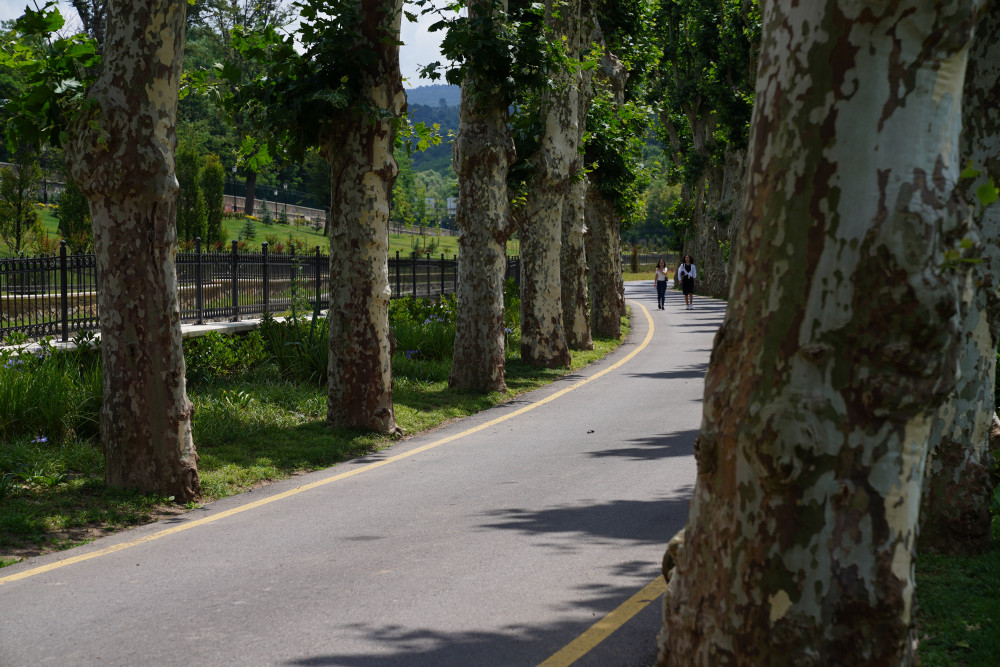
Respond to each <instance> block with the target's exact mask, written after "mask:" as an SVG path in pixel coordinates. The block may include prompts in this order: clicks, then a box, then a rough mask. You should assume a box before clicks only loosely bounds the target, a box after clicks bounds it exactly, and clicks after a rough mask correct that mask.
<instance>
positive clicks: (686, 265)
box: [677, 255, 698, 310]
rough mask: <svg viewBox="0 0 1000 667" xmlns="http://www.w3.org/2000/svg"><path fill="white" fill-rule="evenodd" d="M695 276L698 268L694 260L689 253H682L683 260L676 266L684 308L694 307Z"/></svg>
mask: <svg viewBox="0 0 1000 667" xmlns="http://www.w3.org/2000/svg"><path fill="white" fill-rule="evenodd" d="M697 277H698V268H697V267H696V266H695V265H694V260H692V259H691V255H684V262H683V263H682V264H681V265H680V266H679V267H677V278H678V279H680V281H681V289H682V290H683V292H684V304H685V306H684V307H685V309H686V310H691V309H692V308H694V281H695V278H697Z"/></svg>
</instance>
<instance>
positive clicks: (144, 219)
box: [67, 0, 201, 502]
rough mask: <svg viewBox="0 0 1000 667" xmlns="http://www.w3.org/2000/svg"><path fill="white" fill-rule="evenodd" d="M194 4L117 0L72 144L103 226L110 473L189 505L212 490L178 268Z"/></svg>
mask: <svg viewBox="0 0 1000 667" xmlns="http://www.w3.org/2000/svg"><path fill="white" fill-rule="evenodd" d="M185 8H186V3H185V2H184V0H153V1H143V2H139V1H137V0H112V2H111V3H110V5H109V11H108V16H109V19H110V20H109V22H108V27H109V31H108V35H107V41H106V43H105V57H104V60H103V63H104V65H103V67H102V70H101V74H100V76H99V78H98V80H97V83H95V84H94V86H93V88H92V89H91V91H90V93H89V98H90V99H91V100H93V101H94V102H96V103H97V105H98V109H99V110H95V111H93V112H92V113H91V114H90V115H85V116H84V117H83V118H82V119H81V120H80V121H79V122H78V124H77V126H76V128H75V129H76V132H75V133H74V136H73V138H72V140H71V141H70V143H69V145H68V152H67V153H68V158H69V162H70V168H71V171H72V177H73V179H74V180H75V181H76V182H77V184H78V185H79V187H80V190H81V191H83V192H84V194H85V195H86V196H87V198H88V200H89V202H90V213H91V219H92V221H93V228H94V249H95V254H96V257H97V279H98V284H99V289H98V310H99V311H100V317H101V358H102V361H103V364H104V401H103V404H102V407H101V444H102V447H103V449H104V457H105V461H106V472H105V480H106V482H107V484H108V485H109V486H112V487H117V488H134V489H138V490H140V491H143V492H147V493H160V494H163V495H169V496H173V497H174V499H175V500H176V501H177V502H187V501H190V500H192V499H194V498H196V497H198V495H199V494H200V492H201V489H200V483H199V478H198V467H197V461H198V455H197V454H196V453H195V448H194V442H193V441H192V438H191V414H192V406H191V403H190V401H188V398H187V393H186V390H185V378H184V353H183V350H182V348H181V328H180V311H179V306H178V301H177V275H176V271H175V267H174V257H175V255H176V252H177V233H176V228H175V216H176V213H177V178H176V176H175V173H174V149H175V147H176V144H177V138H176V135H175V134H174V124H175V120H176V112H177V88H178V83H179V80H180V74H181V56H182V54H183V51H184V12H185ZM92 121H96V122H93V123H92Z"/></svg>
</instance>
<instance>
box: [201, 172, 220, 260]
mask: <svg viewBox="0 0 1000 667" xmlns="http://www.w3.org/2000/svg"><path fill="white" fill-rule="evenodd" d="M200 179H201V193H202V196H203V197H204V199H205V214H206V227H205V239H204V240H205V241H206V242H207V243H215V242H216V241H221V240H223V239H222V214H223V212H224V210H225V192H226V170H225V168H224V167H223V166H222V162H221V161H220V160H219V156H218V155H207V156H206V157H205V164H204V166H203V167H202V168H201V174H200Z"/></svg>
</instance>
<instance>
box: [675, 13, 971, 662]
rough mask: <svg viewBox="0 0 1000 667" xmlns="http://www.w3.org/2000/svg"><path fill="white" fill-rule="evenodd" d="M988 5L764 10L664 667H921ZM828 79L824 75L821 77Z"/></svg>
mask: <svg viewBox="0 0 1000 667" xmlns="http://www.w3.org/2000/svg"><path fill="white" fill-rule="evenodd" d="M975 9H976V8H975V4H974V3H971V2H970V3H954V4H949V5H941V4H937V5H928V4H927V3H923V2H918V1H917V0H909V1H900V2H896V3H888V4H886V3H883V4H879V5H872V4H864V3H842V2H834V1H832V0H831V1H828V2H816V3H799V4H798V5H791V4H789V3H785V2H778V1H777V0H771V1H770V2H766V3H764V6H763V31H764V33H763V39H762V43H761V47H762V51H761V58H760V63H761V64H760V72H759V76H758V85H757V91H756V95H757V96H756V105H755V108H754V114H753V121H752V123H751V142H750V145H751V149H750V162H749V163H750V172H749V177H748V179H747V182H746V185H747V188H748V190H747V196H746V197H745V200H744V202H745V203H744V208H743V219H744V224H743V225H742V226H741V232H740V237H739V238H740V244H739V246H738V248H737V255H736V272H735V279H734V282H733V290H732V295H731V300H730V303H729V308H728V311H727V314H726V319H725V321H724V323H723V326H722V328H721V329H720V331H719V333H718V335H717V337H716V344H715V349H714V351H713V354H712V361H711V363H710V365H709V369H708V374H707V376H706V380H705V414H704V417H703V420H702V426H701V434H700V436H699V438H698V441H697V443H696V447H695V455H696V459H697V464H698V477H697V480H696V486H695V491H694V494H693V497H692V500H691V505H690V513H689V517H688V521H687V525H686V527H685V529H684V531H683V533H682V534H680V535H678V536H677V537H676V538H675V539H674V540H672V541H671V545H670V547H669V548H668V551H667V554H666V556H665V558H664V573H665V575H666V576H667V580H668V586H667V591H666V593H665V595H664V623H663V629H662V632H661V634H660V636H659V647H660V653H659V659H658V664H660V665H716V664H748V663H749V664H797V665H859V664H879V665H909V664H914V662H915V660H916V656H915V645H916V636H915V633H914V628H913V615H912V613H913V587H914V583H913V554H914V544H915V541H916V528H917V526H916V520H917V514H918V509H919V503H920V487H921V480H922V477H923V472H924V463H925V457H926V448H927V438H928V436H929V431H930V423H931V418H932V417H933V415H934V413H935V411H936V410H937V408H938V406H939V405H940V404H941V402H942V401H943V400H944V399H945V397H946V396H947V395H948V393H949V392H950V391H951V390H952V388H953V387H954V378H955V375H956V370H957V364H958V350H957V346H956V345H955V342H954V341H955V337H956V335H957V333H958V324H959V323H958V305H959V303H960V300H961V298H963V297H962V296H961V295H962V294H963V293H964V289H965V286H966V279H967V270H966V269H965V268H964V267H965V266H967V265H966V264H965V263H961V262H956V263H954V264H953V265H950V266H943V265H942V257H943V255H944V252H945V250H946V249H949V248H952V247H954V246H955V244H957V242H958V240H959V239H960V238H961V237H962V236H963V235H965V234H966V231H967V227H966V226H965V224H964V223H965V221H964V219H963V213H964V211H963V209H964V205H963V204H962V202H961V201H960V197H959V196H958V193H957V180H958V174H959V170H960V168H961V165H960V164H959V154H958V133H959V129H960V120H961V96H962V80H963V75H964V70H965V59H966V54H967V50H966V48H967V46H968V43H969V39H970V33H971V30H972V25H973V22H974V15H973V14H974V11H975ZM815 63H822V64H823V67H822V68H817V66H816V65H815Z"/></svg>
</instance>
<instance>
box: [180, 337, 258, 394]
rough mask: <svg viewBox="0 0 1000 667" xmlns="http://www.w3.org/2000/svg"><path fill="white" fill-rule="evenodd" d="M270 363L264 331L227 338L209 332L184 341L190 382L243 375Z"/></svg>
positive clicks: (185, 360) (187, 373)
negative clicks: (262, 333) (265, 363)
mask: <svg viewBox="0 0 1000 667" xmlns="http://www.w3.org/2000/svg"><path fill="white" fill-rule="evenodd" d="M267 359H268V354H267V351H266V349H265V345H264V338H263V336H262V335H261V332H260V331H251V332H250V333H248V334H246V335H245V336H223V335H222V334H220V333H219V332H217V331H209V332H208V333H207V334H206V335H205V336H202V337H200V338H189V339H188V340H186V341H184V364H185V367H186V371H187V372H186V376H187V379H188V380H189V381H190V382H210V381H211V380H212V379H213V378H227V377H233V376H237V375H241V374H243V373H245V372H246V371H248V370H250V369H251V368H253V367H255V366H258V365H260V364H262V363H264V362H265V361H266V360H267Z"/></svg>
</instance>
